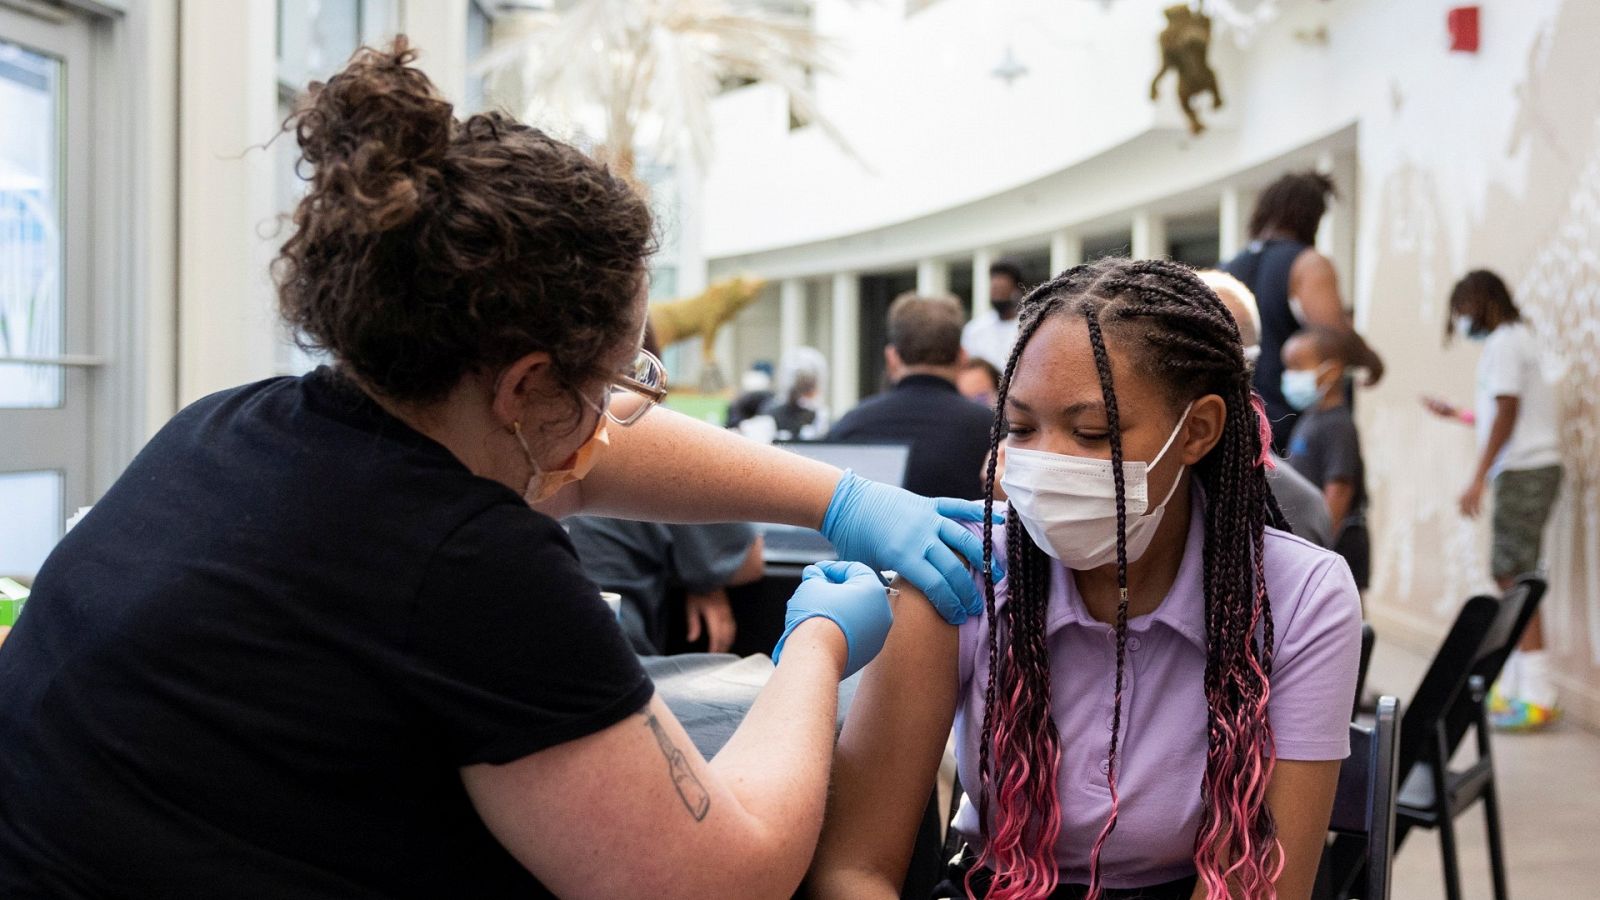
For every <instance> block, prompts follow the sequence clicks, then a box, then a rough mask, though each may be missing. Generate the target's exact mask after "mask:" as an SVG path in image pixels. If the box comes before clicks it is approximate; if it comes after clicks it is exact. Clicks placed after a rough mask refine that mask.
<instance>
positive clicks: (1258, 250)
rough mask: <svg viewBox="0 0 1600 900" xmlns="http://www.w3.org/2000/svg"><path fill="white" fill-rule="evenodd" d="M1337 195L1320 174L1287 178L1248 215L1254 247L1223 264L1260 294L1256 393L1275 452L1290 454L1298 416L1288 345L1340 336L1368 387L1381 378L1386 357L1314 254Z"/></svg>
mask: <svg viewBox="0 0 1600 900" xmlns="http://www.w3.org/2000/svg"><path fill="white" fill-rule="evenodd" d="M1333 195H1334V185H1333V179H1332V178H1329V177H1328V176H1327V175H1324V174H1322V173H1321V172H1315V171H1307V172H1288V173H1285V174H1284V175H1282V176H1280V177H1279V178H1278V180H1276V181H1274V182H1273V183H1272V184H1269V185H1267V187H1266V189H1265V190H1263V191H1262V192H1261V196H1260V198H1259V199H1258V200H1257V201H1256V206H1255V209H1254V211H1252V212H1251V214H1250V245H1249V246H1248V247H1246V248H1245V249H1244V251H1243V252H1241V253H1239V255H1237V256H1235V257H1234V258H1233V259H1230V260H1228V261H1227V262H1225V263H1223V264H1222V268H1223V269H1224V270H1225V271H1227V272H1228V274H1230V275H1232V276H1234V277H1235V278H1237V279H1239V280H1240V281H1241V282H1243V283H1244V284H1245V285H1246V286H1247V287H1249V289H1250V290H1251V291H1252V292H1254V293H1255V296H1256V302H1257V305H1258V306H1259V307H1260V310H1261V313H1260V315H1261V359H1260V361H1259V362H1258V364H1257V366H1256V374H1255V386H1256V390H1257V391H1259V392H1260V393H1261V396H1262V398H1263V399H1264V400H1265V401H1266V404H1267V415H1268V418H1269V419H1270V420H1271V422H1272V445H1273V447H1274V448H1275V449H1276V450H1277V451H1278V452H1279V453H1283V452H1285V448H1286V447H1287V445H1288V441H1289V433H1290V432H1291V431H1293V430H1294V420H1295V417H1296V416H1298V415H1299V412H1298V411H1297V410H1295V408H1294V407H1292V406H1290V405H1289V403H1288V401H1287V400H1285V399H1284V397H1283V389H1282V386H1281V379H1282V377H1283V368H1284V366H1283V360H1282V356H1281V355H1282V353H1283V345H1284V342H1285V341H1287V340H1289V338H1290V337H1292V336H1294V334H1295V332H1297V331H1299V330H1300V329H1301V328H1303V327H1306V326H1320V327H1322V328H1326V329H1329V330H1330V331H1333V332H1335V333H1337V334H1338V335H1339V337H1340V338H1341V339H1342V340H1343V341H1344V343H1345V345H1346V346H1345V347H1343V348H1342V354H1343V355H1344V357H1345V358H1346V359H1348V360H1350V365H1352V366H1360V367H1362V368H1364V369H1366V370H1367V378H1366V383H1367V384H1368V385H1373V384H1376V383H1377V382H1378V379H1380V378H1382V377H1383V358H1382V357H1380V356H1379V355H1378V354H1377V352H1376V351H1374V350H1373V349H1372V348H1371V347H1369V346H1368V345H1367V342H1366V341H1365V340H1363V339H1362V337H1361V335H1359V334H1357V333H1356V330H1355V322H1354V320H1353V319H1351V317H1350V314H1349V313H1347V312H1345V309H1344V301H1342V300H1341V299H1340V298H1339V276H1338V273H1337V272H1335V271H1334V268H1333V263H1332V262H1331V261H1330V260H1329V259H1328V258H1327V257H1326V256H1323V255H1322V253H1321V252H1320V251H1318V250H1317V248H1316V243H1317V230H1318V227H1319V226H1320V224H1321V222H1322V216H1323V214H1324V213H1326V212H1327V211H1328V199H1329V198H1330V197H1332V196H1333Z"/></svg>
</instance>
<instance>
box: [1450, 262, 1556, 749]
mask: <svg viewBox="0 0 1600 900" xmlns="http://www.w3.org/2000/svg"><path fill="white" fill-rule="evenodd" d="M1448 315H1449V318H1448V319H1447V320H1446V322H1445V343H1446V344H1448V343H1449V342H1450V340H1451V339H1452V338H1463V339H1465V340H1469V341H1472V342H1473V343H1475V344H1479V345H1480V346H1481V347H1482V350H1483V352H1482V355H1480V356H1479V357H1478V383H1477V397H1476V401H1475V403H1474V407H1475V408H1474V409H1472V410H1461V409H1457V408H1456V407H1455V406H1453V405H1451V404H1450V403H1448V402H1445V401H1443V400H1439V399H1436V398H1432V397H1425V398H1423V405H1424V406H1426V407H1427V408H1428V409H1429V410H1430V411H1431V412H1433V413H1434V414H1435V415H1438V416H1440V417H1442V418H1445V419H1449V420H1451V421H1455V422H1460V423H1462V424H1465V425H1475V426H1476V427H1477V432H1478V464H1477V466H1476V467H1475V468H1474V469H1473V473H1472V480H1471V481H1469V482H1468V483H1467V487H1466V490H1464V491H1463V492H1462V493H1461V499H1460V501H1459V506H1460V508H1461V514H1462V515H1464V516H1467V517H1469V518H1475V517H1476V516H1477V515H1478V514H1479V513H1480V512H1481V511H1482V509H1483V494H1484V490H1485V489H1486V487H1487V486H1488V485H1490V484H1493V486H1494V514H1493V517H1492V518H1491V519H1490V530H1491V532H1492V539H1491V541H1492V546H1491V553H1490V560H1489V564H1490V570H1491V571H1490V574H1491V575H1493V576H1494V580H1495V583H1496V584H1497V585H1499V586H1500V589H1501V590H1502V591H1504V590H1507V589H1509V588H1510V587H1511V585H1512V584H1513V583H1514V582H1515V581H1516V580H1517V578H1518V577H1519V576H1521V575H1525V574H1528V573H1530V572H1535V571H1537V570H1538V568H1539V565H1540V553H1541V550H1542V546H1541V540H1542V536H1543V534H1544V526H1545V523H1546V522H1547V521H1549V519H1550V511H1551V509H1552V508H1553V507H1554V506H1555V502H1556V495H1557V494H1558V493H1559V492H1560V489H1561V443H1560V435H1559V429H1560V422H1559V418H1558V415H1559V414H1558V411H1557V407H1556V397H1555V389H1554V387H1553V385H1552V384H1551V382H1550V379H1549V378H1548V377H1547V376H1546V375H1545V373H1544V371H1543V369H1542V366H1541V364H1540V358H1541V356H1542V353H1541V351H1540V348H1539V345H1538V340H1537V338H1535V337H1534V334H1533V332H1532V331H1531V330H1530V329H1529V328H1528V326H1527V324H1526V323H1524V321H1523V318H1522V312H1521V310H1519V309H1518V308H1517V304H1516V302H1515V301H1514V300H1512V299H1511V291H1510V290H1509V289H1508V288H1507V287H1506V283H1505V282H1504V281H1502V280H1501V279H1500V276H1498V275H1496V274H1494V273H1493V272H1490V271H1488V270H1486V269H1479V270H1477V271H1474V272H1469V273H1467V275H1466V276H1465V277H1463V278H1462V279H1461V280H1460V281H1458V282H1456V285H1455V287H1454V288H1453V289H1452V290H1451V292H1450V307H1449V314H1448ZM1556 700H1557V698H1556V690H1555V685H1554V683H1553V682H1552V681H1551V679H1550V673H1549V663H1548V657H1547V654H1546V652H1545V649H1544V629H1543V626H1542V625H1541V623H1540V619H1539V614H1538V613H1537V612H1535V613H1534V615H1533V619H1532V620H1531V621H1530V622H1529V623H1528V629H1527V631H1525V632H1524V633H1523V637H1522V642H1521V643H1520V644H1519V645H1518V648H1517V652H1516V653H1513V654H1512V655H1511V657H1510V658H1509V659H1508V660H1507V661H1506V667H1505V670H1504V672H1503V673H1502V674H1501V677H1500V681H1499V682H1498V683H1497V684H1496V685H1495V689H1494V691H1493V693H1492V694H1491V696H1490V717H1491V720H1492V722H1493V723H1494V724H1495V726H1496V727H1498V728H1501V729H1503V730H1508V731H1536V730H1539V729H1542V728H1544V727H1546V726H1548V725H1550V724H1552V723H1553V722H1555V721H1556V719H1557V718H1558V717H1559V715H1560V708H1559V707H1558V706H1557V703H1556Z"/></svg>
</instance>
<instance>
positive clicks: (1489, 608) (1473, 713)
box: [1395, 578, 1545, 900]
mask: <svg viewBox="0 0 1600 900" xmlns="http://www.w3.org/2000/svg"><path fill="white" fill-rule="evenodd" d="M1544 590H1545V583H1544V582H1543V581H1541V580H1539V579H1537V578H1524V579H1522V580H1520V581H1518V582H1517V583H1516V585H1515V586H1513V587H1512V588H1511V590H1509V591H1507V592H1506V595H1505V596H1504V597H1502V598H1499V599H1497V598H1494V597H1487V596H1478V597H1473V598H1472V599H1471V600H1468V601H1467V603H1466V605H1465V606H1463V607H1462V609H1461V612H1460V614H1459V615H1457V616H1456V621H1455V624H1454V625H1453V626H1451V628H1450V632H1449V634H1447V635H1446V636H1445V639H1444V643H1443V644H1442V645H1440V647H1439V652H1438V653H1437V654H1436V655H1435V656H1434V658H1433V663H1432V664H1431V665H1429V667H1428V671H1427V674H1426V675H1424V676H1423V679H1422V683H1421V684H1420V685H1418V687H1417V692H1416V695H1415V696H1413V697H1412V700H1411V704H1410V706H1409V707H1408V709H1407V710H1406V716H1405V721H1404V722H1403V723H1402V725H1401V728H1400V768H1399V777H1400V791H1399V796H1398V799H1397V807H1396V813H1397V815H1396V820H1395V829H1396V830H1395V843H1396V846H1398V845H1399V844H1401V843H1403V842H1404V840H1405V837H1406V835H1407V834H1408V833H1410V831H1411V829H1412V828H1436V829H1438V831H1439V853H1440V857H1441V859H1442V862H1443V866H1444V882H1445V896H1446V897H1447V898H1448V900H1460V897H1461V872H1460V862H1459V859H1458V856H1457V850H1456V832H1455V819H1456V817H1458V816H1460V815H1461V814H1462V813H1463V812H1465V811H1467V810H1468V809H1470V808H1471V807H1472V805H1473V804H1474V803H1477V802H1478V801H1480V800H1481V801H1482V802H1483V815H1484V823H1485V826H1486V827H1487V830H1488V838H1489V841H1488V843H1489V870H1490V873H1491V876H1492V878H1493V882H1494V896H1495V898H1496V900H1505V898H1506V896H1507V892H1506V871H1505V848H1504V841H1503V839H1502V836H1501V831H1500V801H1499V797H1498V795H1497V793H1496V790H1495V777H1494V756H1493V755H1492V753H1491V752H1490V742H1489V723H1488V717H1487V715H1486V711H1485V708H1484V701H1485V698H1486V696H1487V693H1488V690H1489V686H1490V685H1491V684H1493V683H1494V680H1495V679H1496V678H1497V677H1499V675H1500V669H1501V668H1502V667H1503V666H1504V665H1505V661H1506V657H1507V656H1509V655H1510V653H1511V651H1512V649H1514V648H1515V647H1516V644H1517V641H1518V640H1520V639H1521V637H1522V632H1523V630H1524V629H1525V628H1527V625H1528V621H1529V620H1530V619H1531V618H1532V617H1533V613H1534V610H1535V609H1537V608H1538V603H1539V600H1540V598H1542V597H1543V596H1544ZM1469 729H1474V730H1475V731H1476V743H1477V751H1478V753H1477V759H1476V760H1475V761H1473V762H1472V763H1471V764H1470V765H1468V766H1467V767H1465V768H1463V769H1460V770H1455V769H1451V768H1450V758H1451V756H1453V755H1454V754H1455V751H1456V748H1457V747H1459V746H1460V745H1461V741H1462V740H1463V739H1464V738H1465V737H1466V733H1467V731H1468V730H1469Z"/></svg>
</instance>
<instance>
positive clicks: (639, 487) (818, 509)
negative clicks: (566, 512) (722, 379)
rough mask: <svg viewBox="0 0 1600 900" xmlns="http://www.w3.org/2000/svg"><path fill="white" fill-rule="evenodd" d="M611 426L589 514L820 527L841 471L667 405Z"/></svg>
mask: <svg viewBox="0 0 1600 900" xmlns="http://www.w3.org/2000/svg"><path fill="white" fill-rule="evenodd" d="M610 433H611V448H610V449H609V450H608V451H607V452H606V454H605V455H604V456H602V457H601V458H600V461H599V463H598V464H597V465H596V466H595V469H594V471H593V472H591V473H590V474H589V476H588V477H587V478H585V479H584V480H583V481H582V482H581V483H580V485H579V487H580V494H579V498H580V499H579V500H578V505H579V506H580V507H581V509H582V511H583V512H585V513H591V514H595V515H607V516H617V517H621V518H633V519H647V520H650V521H656V522H780V523H783V524H786V525H800V526H803V527H806V528H816V527H818V526H819V525H821V524H822V516H823V514H824V513H825V512H826V511H827V509H828V501H829V500H830V499H832V497H833V489H834V487H835V486H836V485H837V484H838V482H839V477H840V474H841V473H840V471H839V470H838V469H836V468H834V467H833V466H830V465H826V464H824V463H819V462H816V461H814V460H809V459H806V458H804V457H801V456H797V455H795V454H793V453H789V452H787V451H785V450H780V449H778V448H776V447H769V446H765V445H762V444H758V443H756V442H754V441H751V440H748V439H746V438H743V437H740V436H738V435H736V434H734V433H732V432H729V431H726V430H724V429H721V428H717V427H714V426H712V425H708V424H706V423H704V422H700V421H697V420H695V419H691V418H689V417H688V416H684V415H680V414H678V413H675V412H673V411H671V410H668V409H659V408H658V409H654V410H651V411H650V414H649V415H647V416H645V417H644V418H642V419H640V420H639V421H638V422H636V423H634V424H633V425H632V426H630V427H627V428H612V429H611V431H610Z"/></svg>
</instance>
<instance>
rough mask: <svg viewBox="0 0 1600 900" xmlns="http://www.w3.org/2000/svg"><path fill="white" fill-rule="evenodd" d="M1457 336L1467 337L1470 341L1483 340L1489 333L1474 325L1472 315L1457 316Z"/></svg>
mask: <svg viewBox="0 0 1600 900" xmlns="http://www.w3.org/2000/svg"><path fill="white" fill-rule="evenodd" d="M1456 336H1457V337H1462V338H1466V339H1467V340H1469V341H1481V340H1483V339H1484V338H1486V337H1488V336H1489V334H1488V332H1486V331H1482V330H1480V329H1478V328H1477V327H1476V326H1474V325H1473V324H1472V317H1471V316H1456Z"/></svg>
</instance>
